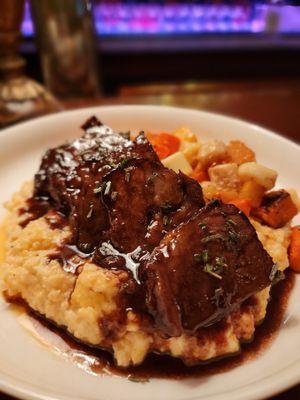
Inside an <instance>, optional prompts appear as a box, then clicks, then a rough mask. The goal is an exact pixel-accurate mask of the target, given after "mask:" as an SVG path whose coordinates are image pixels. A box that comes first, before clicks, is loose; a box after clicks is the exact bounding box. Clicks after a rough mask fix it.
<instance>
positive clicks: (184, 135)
mask: <svg viewBox="0 0 300 400" xmlns="http://www.w3.org/2000/svg"><path fill="white" fill-rule="evenodd" d="M172 135H174V136H177V137H178V138H179V139H180V140H182V141H183V142H190V143H195V142H198V138H197V136H196V135H195V134H194V133H193V132H191V131H190V130H189V128H186V127H182V128H179V129H176V130H175V131H174V132H172Z"/></svg>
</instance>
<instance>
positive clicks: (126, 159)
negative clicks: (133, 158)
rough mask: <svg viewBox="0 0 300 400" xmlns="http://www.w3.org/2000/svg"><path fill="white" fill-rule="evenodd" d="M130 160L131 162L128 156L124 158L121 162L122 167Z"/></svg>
mask: <svg viewBox="0 0 300 400" xmlns="http://www.w3.org/2000/svg"><path fill="white" fill-rule="evenodd" d="M128 162H129V159H128V158H124V160H122V161H121V162H120V168H124V167H125V166H126V165H127V164H128Z"/></svg>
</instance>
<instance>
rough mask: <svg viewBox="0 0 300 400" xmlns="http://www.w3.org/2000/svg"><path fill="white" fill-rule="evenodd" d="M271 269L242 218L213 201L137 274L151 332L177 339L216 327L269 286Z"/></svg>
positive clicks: (174, 232) (169, 237)
mask: <svg viewBox="0 0 300 400" xmlns="http://www.w3.org/2000/svg"><path fill="white" fill-rule="evenodd" d="M272 268H273V261H272V259H271V257H270V256H269V255H268V253H267V252H266V251H265V250H264V248H263V246H262V244H261V242H260V241H259V240H258V237H257V234H256V232H255V229H254V228H253V227H252V225H251V224H250V222H249V221H248V219H247V217H246V216H245V215H244V214H243V213H242V212H241V211H239V210H238V209H237V208H236V207H235V206H233V205H225V204H222V203H221V202H219V201H214V202H211V203H210V204H208V205H207V206H206V207H204V208H203V209H202V210H200V211H199V212H198V213H197V214H196V215H194V217H192V218H191V219H190V220H189V221H187V222H185V223H183V224H181V225H179V226H178V227H177V228H176V229H174V230H172V231H170V232H169V233H168V234H167V235H166V236H165V237H164V238H163V240H162V241H161V243H160V245H159V246H158V247H157V248H156V249H155V250H154V251H153V252H152V254H151V257H150V259H149V260H148V261H147V262H146V263H145V264H143V266H142V267H141V269H140V275H141V280H142V282H144V284H145V286H146V288H147V289H146V295H147V305H148V310H149V312H150V313H151V314H152V315H153V317H154V321H155V324H156V327H157V328H159V329H161V330H163V331H164V332H165V333H166V334H168V335H170V336H179V335H180V334H182V333H183V332H184V331H189V332H195V331H196V330H197V329H198V328H200V327H205V326H209V325H212V324H214V323H216V322H218V321H219V320H221V319H222V318H224V317H225V316H227V315H228V314H229V313H230V312H232V310H233V309H235V308H236V307H237V306H238V305H240V304H241V303H242V302H243V301H244V300H245V299H247V298H248V297H249V296H251V295H252V294H254V293H255V292H257V291H259V290H262V289H263V288H265V287H266V286H268V285H270V283H271V281H270V276H271V275H270V274H271V271H272ZM271 278H272V276H271Z"/></svg>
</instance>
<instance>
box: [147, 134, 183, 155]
mask: <svg viewBox="0 0 300 400" xmlns="http://www.w3.org/2000/svg"><path fill="white" fill-rule="evenodd" d="M147 138H148V140H149V141H150V143H151V144H152V146H153V147H154V150H155V151H156V153H157V155H158V157H159V158H160V159H161V160H162V159H164V158H166V157H168V156H170V155H171V154H173V153H176V151H178V150H179V146H180V139H179V138H178V137H176V136H174V135H171V134H169V133H165V132H162V133H158V134H153V133H148V134H147Z"/></svg>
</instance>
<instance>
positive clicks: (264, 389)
mask: <svg viewBox="0 0 300 400" xmlns="http://www.w3.org/2000/svg"><path fill="white" fill-rule="evenodd" d="M137 108H138V109H140V110H142V109H147V110H151V109H152V110H153V111H158V110H159V112H164V111H173V112H176V111H178V112H185V113H189V114H190V115H192V114H195V115H198V116H199V117H201V115H202V116H204V117H205V116H206V117H208V118H211V119H213V118H218V119H221V120H223V121H224V122H227V123H231V124H236V125H244V126H245V127H246V126H247V128H248V129H251V130H253V131H256V133H257V134H259V133H262V134H263V135H265V136H268V137H269V138H270V139H273V140H274V139H275V140H277V141H278V140H279V141H281V142H282V143H284V144H285V145H288V146H292V147H294V148H295V150H297V151H299V150H300V144H298V143H297V142H296V141H293V140H291V139H289V138H286V137H284V136H282V135H281V134H280V133H277V132H275V131H273V130H271V129H269V128H266V127H263V126H260V125H258V124H256V123H252V122H251V121H247V120H243V119H241V118H236V117H233V116H228V115H225V114H222V113H216V112H210V111H206V110H198V109H193V108H185V107H174V106H163V105H155V104H153V105H151V104H145V105H144V104H130V105H125V104H124V105H98V106H97V105H96V106H92V107H81V108H76V109H72V110H63V111H61V112H58V113H51V114H47V115H43V116H40V117H37V118H34V119H31V120H27V121H24V122H21V123H19V124H17V125H14V126H10V127H8V128H4V129H2V130H1V131H0V136H1V137H3V136H4V137H5V136H6V135H11V134H13V132H14V131H17V130H20V129H23V127H24V126H25V127H26V126H30V125H32V127H33V128H34V127H35V125H38V124H41V123H49V122H51V120H53V119H54V118H62V119H63V118H64V117H65V116H66V115H72V114H74V115H75V114H77V113H78V112H86V113H91V114H92V113H98V112H99V113H101V111H106V112H109V111H112V112H113V111H115V110H120V109H122V110H123V111H124V110H126V109H127V110H128V111H132V110H134V109H137ZM40 132H41V133H38V134H37V136H38V135H39V134H42V131H40ZM299 367H300V358H299V359H298V360H296V361H294V362H292V363H291V364H289V365H288V366H286V367H285V368H284V369H282V370H277V371H276V372H275V373H273V374H271V375H269V376H267V377H264V378H262V379H260V380H257V381H255V383H256V382H264V385H261V384H260V385H259V387H257V388H256V384H255V385H253V384H245V385H244V386H242V387H239V388H237V389H234V390H230V391H228V392H227V393H228V394H230V398H231V399H232V400H238V399H240V398H241V397H240V395H241V394H242V396H243V399H244V400H257V399H261V398H265V397H267V396H273V395H275V394H278V393H281V392H283V391H285V390H287V389H289V388H291V387H292V386H294V385H296V384H298V383H300V368H299ZM275 377H276V378H277V379H275ZM10 378H11V379H12V380H14V381H15V383H14V384H13V383H12V382H10ZM16 385H18V379H17V378H15V377H14V376H8V375H6V374H5V373H4V374H3V372H2V373H1V375H0V390H2V391H3V392H4V393H7V394H9V395H11V396H15V397H18V398H21V399H24V400H73V399H74V397H73V396H69V395H67V396H65V395H63V396H60V397H56V396H57V395H56V394H53V395H52V394H50V396H49V395H44V394H43V393H42V390H40V388H38V387H35V386H34V385H33V386H32V389H28V387H27V386H28V385H27V383H23V384H21V386H19V385H18V386H16ZM36 389H37V390H36ZM241 391H244V392H243V393H241ZM221 396H222V395H220V394H217V395H216V394H212V395H208V396H206V398H207V399H210V398H211V399H215V400H222V397H221ZM81 399H82V400H83V399H84V398H81ZM197 399H198V396H196V397H195V396H193V397H189V398H187V399H186V400H197Z"/></svg>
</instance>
